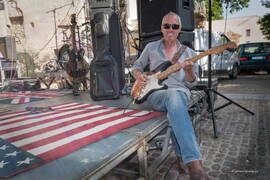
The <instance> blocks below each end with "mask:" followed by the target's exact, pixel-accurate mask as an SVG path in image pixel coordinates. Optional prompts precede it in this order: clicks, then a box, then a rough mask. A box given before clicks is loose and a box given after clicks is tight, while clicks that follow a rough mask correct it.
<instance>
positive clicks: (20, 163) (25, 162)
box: [17, 157, 34, 166]
mask: <svg viewBox="0 0 270 180" xmlns="http://www.w3.org/2000/svg"><path fill="white" fill-rule="evenodd" d="M32 160H34V159H32V158H29V157H28V158H26V159H25V160H23V161H18V162H17V166H20V165H22V164H30V161H32Z"/></svg>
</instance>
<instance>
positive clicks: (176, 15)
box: [162, 11, 182, 29]
mask: <svg viewBox="0 0 270 180" xmlns="http://www.w3.org/2000/svg"><path fill="white" fill-rule="evenodd" d="M168 16H175V17H176V18H177V19H178V22H179V25H180V28H179V29H181V28H182V23H181V18H180V16H179V15H178V14H176V13H175V12H172V11H170V12H168V13H167V14H165V15H164V16H163V18H162V24H163V21H164V19H165V18H167V17H168Z"/></svg>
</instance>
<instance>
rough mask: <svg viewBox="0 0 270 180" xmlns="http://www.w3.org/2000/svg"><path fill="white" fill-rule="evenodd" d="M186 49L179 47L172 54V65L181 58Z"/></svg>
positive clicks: (182, 46)
mask: <svg viewBox="0 0 270 180" xmlns="http://www.w3.org/2000/svg"><path fill="white" fill-rule="evenodd" d="M186 49H187V46H185V45H181V47H180V48H179V49H178V51H177V52H176V53H175V54H174V56H173V58H172V60H171V62H172V64H175V63H176V62H177V60H178V59H179V58H180V57H181V56H182V54H183V53H184V52H185V50H186Z"/></svg>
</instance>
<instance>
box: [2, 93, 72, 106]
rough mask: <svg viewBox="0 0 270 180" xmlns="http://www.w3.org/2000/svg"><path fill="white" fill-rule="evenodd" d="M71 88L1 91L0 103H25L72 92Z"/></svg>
mask: <svg viewBox="0 0 270 180" xmlns="http://www.w3.org/2000/svg"><path fill="white" fill-rule="evenodd" d="M70 93H71V91H70V90H61V91H53V90H40V91H16V92H4V93H0V104H24V103H29V102H34V101H40V100H43V99H45V98H55V97H59V96H62V95H65V94H70Z"/></svg>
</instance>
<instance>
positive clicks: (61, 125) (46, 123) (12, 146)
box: [0, 103, 163, 178]
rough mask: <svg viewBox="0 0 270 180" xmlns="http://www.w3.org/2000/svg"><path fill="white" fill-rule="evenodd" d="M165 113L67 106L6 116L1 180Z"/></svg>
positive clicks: (0, 122)
mask: <svg viewBox="0 0 270 180" xmlns="http://www.w3.org/2000/svg"><path fill="white" fill-rule="evenodd" d="M161 114H163V113H161V112H149V111H142V110H131V109H126V110H124V109H120V108H114V107H109V106H101V105H94V104H80V103H65V104H60V105H55V106H51V107H50V111H47V112H42V113H38V114H31V113H30V112H29V111H19V112H9V113H2V114H1V117H0V178H4V177H9V176H12V175H15V174H17V173H20V172H23V171H25V170H27V169H30V168H34V167H36V166H40V165H42V164H44V163H47V162H50V161H52V160H55V159H57V158H60V157H63V156H65V155H67V154H69V153H71V152H73V151H76V150H78V149H79V148H81V147H83V146H85V145H88V144H90V143H93V142H96V141H98V140H100V139H103V138H105V137H107V136H109V135H111V134H113V133H116V132H118V131H120V130H122V129H124V128H127V127H130V126H132V125H135V124H138V123H140V122H143V121H145V120H148V119H151V118H153V117H156V116H160V115H161Z"/></svg>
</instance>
